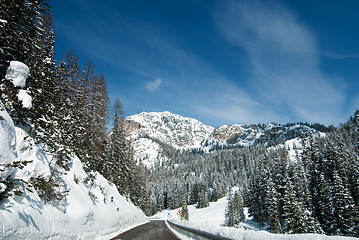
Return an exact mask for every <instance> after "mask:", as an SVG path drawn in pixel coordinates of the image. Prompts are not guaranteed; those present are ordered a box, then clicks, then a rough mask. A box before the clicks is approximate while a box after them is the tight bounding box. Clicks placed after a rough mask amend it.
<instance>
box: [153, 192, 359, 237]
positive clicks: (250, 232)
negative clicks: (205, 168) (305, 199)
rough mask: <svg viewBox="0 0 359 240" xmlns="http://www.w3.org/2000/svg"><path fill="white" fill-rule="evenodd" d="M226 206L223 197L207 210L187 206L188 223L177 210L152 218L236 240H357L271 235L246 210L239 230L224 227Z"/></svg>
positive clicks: (164, 212) (307, 235) (161, 213)
mask: <svg viewBox="0 0 359 240" xmlns="http://www.w3.org/2000/svg"><path fill="white" fill-rule="evenodd" d="M226 206H227V200H226V197H225V198H221V199H219V200H218V201H217V202H211V203H210V206H209V207H208V208H201V209H197V208H195V206H194V205H190V206H188V213H189V221H183V220H182V221H181V220H180V219H179V216H178V215H177V212H178V210H179V209H174V210H164V211H162V212H160V213H158V214H156V215H154V216H153V218H158V219H165V220H171V221H172V222H174V223H177V224H181V225H185V226H187V227H190V228H194V229H198V230H201V231H205V232H208V233H212V234H214V235H220V236H223V237H226V238H230V239H236V240H242V239H243V240H244V239H245V240H278V239H279V240H359V238H353V237H340V236H326V235H320V234H273V233H270V232H268V231H265V230H263V229H261V228H259V226H258V224H257V223H256V222H254V221H253V220H252V219H251V218H250V217H248V211H247V209H245V215H246V221H245V222H244V223H242V225H241V227H240V228H234V227H225V226H223V224H224V212H225V208H226Z"/></svg>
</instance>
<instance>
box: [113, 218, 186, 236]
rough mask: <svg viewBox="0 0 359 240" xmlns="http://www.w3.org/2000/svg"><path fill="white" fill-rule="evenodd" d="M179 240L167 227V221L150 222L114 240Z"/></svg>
mask: <svg viewBox="0 0 359 240" xmlns="http://www.w3.org/2000/svg"><path fill="white" fill-rule="evenodd" d="M115 239H117V240H119V239H122V240H136V239H138V240H162V239H165V240H179V238H178V237H177V236H176V235H175V234H174V233H173V232H172V231H171V230H170V229H169V228H168V227H167V225H166V223H165V221H150V222H149V223H146V224H144V225H141V226H138V227H135V228H132V229H131V230H128V231H127V232H124V233H122V234H120V235H118V236H117V237H115V238H113V239H112V240H115Z"/></svg>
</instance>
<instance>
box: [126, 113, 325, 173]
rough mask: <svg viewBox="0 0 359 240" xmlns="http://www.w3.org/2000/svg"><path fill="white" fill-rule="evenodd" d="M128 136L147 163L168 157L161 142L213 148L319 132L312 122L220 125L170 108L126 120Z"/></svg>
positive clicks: (179, 146)
mask: <svg viewBox="0 0 359 240" xmlns="http://www.w3.org/2000/svg"><path fill="white" fill-rule="evenodd" d="M123 124H124V129H125V131H126V134H127V136H128V139H129V140H130V141H131V142H132V146H133V148H134V152H135V157H136V159H137V160H138V161H139V160H141V161H142V162H143V163H144V164H145V165H146V166H148V167H151V166H154V163H155V162H157V161H159V164H160V165H162V161H164V160H166V159H165V157H163V156H162V150H163V149H162V147H161V145H163V144H166V145H169V146H171V147H174V148H176V149H181V150H188V151H191V150H202V151H211V150H214V149H218V148H231V147H235V146H247V147H249V146H253V145H255V144H260V143H262V144H265V145H267V146H273V145H276V144H279V143H284V142H285V141H287V140H291V139H294V138H301V137H302V136H307V135H308V133H309V132H318V131H317V130H315V129H314V128H313V127H311V126H310V125H309V124H303V123H301V124H294V123H293V124H286V125H281V124H275V123H268V124H257V125H255V124H252V125H238V124H235V125H223V126H221V127H218V128H214V127H212V126H209V125H206V124H204V123H201V122H200V121H198V120H196V119H192V118H188V117H183V116H180V115H177V114H173V113H170V112H167V111H166V112H142V113H139V114H135V115H132V116H129V117H126V118H125V120H124V121H123Z"/></svg>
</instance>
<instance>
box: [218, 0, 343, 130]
mask: <svg viewBox="0 0 359 240" xmlns="http://www.w3.org/2000/svg"><path fill="white" fill-rule="evenodd" d="M227 3H228V5H226V7H225V8H224V9H221V13H220V14H218V15H217V20H218V26H219V28H220V31H221V33H222V35H223V36H224V38H225V39H227V40H228V41H229V42H231V43H232V44H234V45H237V46H239V47H241V48H243V49H244V50H245V51H246V52H247V54H248V57H249V60H250V63H251V66H252V69H253V73H254V76H255V77H254V79H252V83H253V89H255V91H256V92H257V93H258V94H259V95H260V96H261V97H263V100H264V101H265V102H267V104H268V106H269V104H280V105H282V106H283V105H287V106H288V107H289V110H290V111H293V113H294V114H295V115H297V116H298V117H299V118H301V119H302V120H307V121H319V122H322V123H327V124H329V123H338V118H339V114H340V113H341V108H342V104H343V101H344V96H343V94H342V92H341V91H340V89H337V88H336V87H335V86H333V85H332V83H331V81H330V80H329V79H327V78H326V77H325V76H323V74H322V73H321V71H320V67H319V57H318V54H317V53H318V51H317V46H316V41H315V38H314V37H313V35H312V34H311V32H310V31H309V30H308V29H307V28H306V27H305V26H304V25H303V24H301V23H300V22H299V20H297V18H296V16H295V15H294V14H293V13H291V12H290V11H289V10H288V9H286V8H285V7H284V6H282V5H281V4H279V3H278V2H276V1H228V2H227ZM254 86H255V87H254Z"/></svg>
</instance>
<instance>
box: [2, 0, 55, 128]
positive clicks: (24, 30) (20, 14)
mask: <svg viewBox="0 0 359 240" xmlns="http://www.w3.org/2000/svg"><path fill="white" fill-rule="evenodd" d="M48 8H49V6H48V5H47V3H46V1H42V0H36V1H35V0H33V1H30V0H19V1H15V0H3V1H1V2H0V19H1V24H0V76H2V77H1V81H0V85H1V87H0V95H1V97H2V99H3V100H4V101H5V102H4V105H5V107H6V109H7V111H8V112H9V114H10V115H11V117H12V118H13V119H14V120H15V123H17V124H19V123H22V124H27V123H28V117H29V116H28V114H29V111H28V110H26V109H24V108H23V107H22V104H20V103H19V101H18V100H17V97H16V95H17V91H18V88H17V87H15V86H13V85H12V84H11V83H10V82H8V81H4V79H2V78H3V76H5V72H6V70H7V68H8V66H9V63H10V61H12V60H16V61H20V62H23V63H25V64H26V65H27V66H28V67H29V68H30V70H31V74H34V75H35V74H37V73H39V69H37V63H39V62H43V61H45V59H44V55H43V54H41V55H38V53H39V51H38V50H39V49H40V48H42V46H41V45H40V46H39V45H38V44H41V43H39V42H38V39H39V38H42V37H43V34H44V32H46V31H45V29H44V28H43V18H42V16H43V15H44V14H45V13H46V11H47V10H48ZM32 83H33V79H32V76H31V75H30V76H29V78H28V81H27V86H26V87H29V86H31V85H32Z"/></svg>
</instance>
